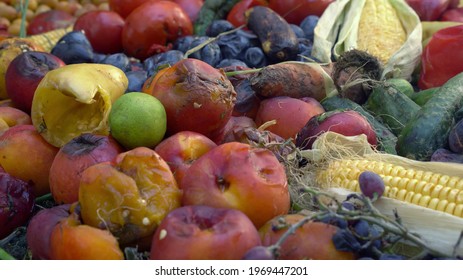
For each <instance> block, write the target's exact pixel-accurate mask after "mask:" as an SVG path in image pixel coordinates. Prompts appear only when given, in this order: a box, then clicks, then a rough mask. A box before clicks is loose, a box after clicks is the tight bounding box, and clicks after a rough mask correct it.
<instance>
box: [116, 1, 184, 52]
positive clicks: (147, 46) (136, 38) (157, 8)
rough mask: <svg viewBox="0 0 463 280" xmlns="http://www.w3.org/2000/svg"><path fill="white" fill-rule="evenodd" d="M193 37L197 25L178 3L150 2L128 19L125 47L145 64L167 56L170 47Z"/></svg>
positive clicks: (123, 40)
mask: <svg viewBox="0 0 463 280" xmlns="http://www.w3.org/2000/svg"><path fill="white" fill-rule="evenodd" d="M191 34H193V24H192V23H191V20H190V18H189V17H188V15H187V14H186V13H185V11H184V10H183V9H182V8H181V7H180V6H179V5H178V4H177V3H174V2H170V1H159V2H155V1H154V2H151V1H150V2H147V3H145V4H143V5H141V6H140V7H138V8H136V9H135V10H134V11H133V12H132V13H131V14H130V15H129V16H128V17H127V18H126V20H125V26H124V28H123V29H122V46H123V48H124V51H125V53H126V54H127V55H129V56H133V57H135V58H138V59H141V60H143V59H146V58H148V57H150V56H152V55H154V54H156V53H160V52H165V51H166V50H168V49H169V47H168V44H169V43H171V42H174V41H175V40H176V39H177V38H179V37H183V36H186V35H191Z"/></svg>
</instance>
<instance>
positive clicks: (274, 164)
mask: <svg viewBox="0 0 463 280" xmlns="http://www.w3.org/2000/svg"><path fill="white" fill-rule="evenodd" d="M180 185H181V188H182V189H183V205H208V206H211V207H217V208H232V209H237V210H240V211H242V212H243V213H245V214H246V215H247V216H248V217H249V218H250V219H251V221H252V222H253V223H254V225H255V226H256V227H260V226H262V225H263V224H264V223H265V222H267V221H268V220H270V219H272V218H273V217H275V216H277V215H282V214H286V213H287V212H288V211H289V207H290V197H289V190H288V183H287V179H286V173H285V168H284V167H283V165H282V164H280V162H279V161H278V159H277V158H276V156H275V155H274V154H273V153H272V152H271V151H270V150H268V149H263V148H253V147H251V146H250V145H248V144H244V143H238V142H230V143H225V144H221V145H219V146H217V147H216V148H214V149H212V150H210V151H209V152H207V153H206V154H204V155H202V156H201V157H200V158H199V159H197V160H196V161H195V162H194V163H193V164H192V165H191V166H190V168H188V170H187V172H186V174H185V177H184V178H183V180H182V182H181V183H180Z"/></svg>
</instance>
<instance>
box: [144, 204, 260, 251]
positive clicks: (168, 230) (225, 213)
mask: <svg viewBox="0 0 463 280" xmlns="http://www.w3.org/2000/svg"><path fill="white" fill-rule="evenodd" d="M260 243H261V241H260V237H259V234H258V232H257V229H256V228H255V227H254V225H253V224H252V222H251V221H250V220H249V218H248V217H247V216H246V215H244V214H243V213H242V212H240V211H238V210H234V209H226V208H213V207H209V206H204V205H196V206H184V207H180V208H177V209H175V210H173V211H172V212H170V213H169V214H168V215H167V216H166V217H165V218H164V220H163V221H162V223H161V224H160V225H159V227H158V229H157V230H156V232H155V234H154V236H153V242H152V246H151V256H150V258H151V259H152V260H239V259H241V258H242V257H243V256H244V254H245V253H246V252H247V251H248V250H249V249H250V248H252V247H255V246H258V245H260Z"/></svg>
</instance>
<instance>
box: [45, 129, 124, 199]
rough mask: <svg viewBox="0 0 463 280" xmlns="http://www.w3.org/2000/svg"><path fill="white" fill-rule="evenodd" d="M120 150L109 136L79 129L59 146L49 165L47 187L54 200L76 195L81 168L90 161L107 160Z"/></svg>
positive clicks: (90, 164) (77, 196) (122, 150)
mask: <svg viewBox="0 0 463 280" xmlns="http://www.w3.org/2000/svg"><path fill="white" fill-rule="evenodd" d="M122 152H124V149H123V148H122V147H121V146H120V145H119V143H117V142H116V140H114V138H112V137H110V136H104V135H96V134H91V133H83V134H81V135H79V136H77V137H75V138H73V139H72V140H71V141H69V142H68V143H66V144H65V145H64V146H63V147H61V148H60V149H59V151H58V153H57V154H56V156H55V158H54V160H53V163H52V165H51V168H50V176H49V182H50V190H51V193H52V195H53V199H54V200H55V202H57V203H74V202H76V201H78V199H79V183H80V178H81V177H82V172H83V171H84V170H85V169H86V168H88V167H89V166H92V165H94V164H97V163H100V162H105V161H111V160H113V159H114V158H115V157H116V156H117V155H118V154H120V153H122Z"/></svg>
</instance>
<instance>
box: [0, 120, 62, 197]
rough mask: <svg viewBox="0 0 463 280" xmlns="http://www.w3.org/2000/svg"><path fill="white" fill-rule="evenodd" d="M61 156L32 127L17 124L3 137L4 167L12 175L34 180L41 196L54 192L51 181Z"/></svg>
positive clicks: (0, 152)
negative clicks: (54, 167)
mask: <svg viewBox="0 0 463 280" xmlns="http://www.w3.org/2000/svg"><path fill="white" fill-rule="evenodd" d="M57 153H58V148H56V147H53V146H52V145H50V144H49V143H47V142H46V141H45V139H43V138H42V137H41V136H40V134H39V133H38V132H37V130H36V129H35V127H34V126H32V125H26V124H24V125H16V126H14V127H12V128H10V129H8V130H7V131H6V132H5V133H3V134H2V135H1V136H0V165H1V166H2V167H3V169H5V171H6V172H7V173H8V174H10V175H12V176H14V177H16V178H19V179H22V180H24V181H26V182H28V181H31V182H32V183H33V192H34V194H35V196H37V197H38V196H42V195H44V194H47V193H49V192H50V186H49V183H48V178H49V174H50V167H51V164H52V163H53V159H54V158H55V155H56V154H57ZM25 156H27V160H24V157H25Z"/></svg>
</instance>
